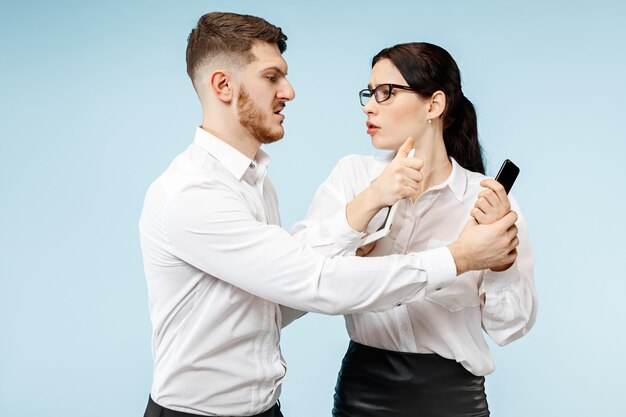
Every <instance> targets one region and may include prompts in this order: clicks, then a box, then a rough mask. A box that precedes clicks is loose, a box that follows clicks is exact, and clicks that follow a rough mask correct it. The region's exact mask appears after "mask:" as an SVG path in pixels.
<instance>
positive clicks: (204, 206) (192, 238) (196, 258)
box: [164, 182, 510, 314]
mask: <svg viewBox="0 0 626 417" xmlns="http://www.w3.org/2000/svg"><path fill="white" fill-rule="evenodd" d="M217 202H219V204H218V203H217ZM505 223H506V221H505V219H502V220H501V221H500V222H496V223H495V224H494V225H490V226H481V225H475V226H473V227H472V228H471V230H470V231H469V232H466V233H465V236H462V239H461V240H460V246H459V247H460V248H464V249H467V250H462V251H460V252H459V253H457V254H455V255H454V256H455V258H456V259H455V258H453V256H452V254H451V251H450V250H448V249H447V248H445V247H444V248H437V249H432V250H428V251H424V252H420V253H416V254H408V255H391V256H387V257H379V258H358V257H338V258H333V259H331V258H324V257H323V256H322V255H320V254H318V253H316V252H315V251H314V250H313V249H312V248H310V247H309V246H306V245H304V244H302V243H299V242H298V241H297V240H296V239H294V238H293V237H292V236H290V235H289V234H288V233H287V232H286V231H284V230H283V229H282V228H280V227H278V226H273V225H267V224H265V223H262V222H259V221H257V220H256V219H255V218H254V217H253V215H252V213H251V209H250V208H249V206H248V205H247V204H246V202H245V201H243V199H242V198H241V197H240V195H239V194H238V193H237V192H235V191H233V190H231V189H229V188H228V187H227V186H225V185H222V184H219V183H216V182H212V183H210V184H206V183H205V184H198V185H191V186H189V187H187V188H185V189H183V190H182V191H180V192H178V193H177V194H175V195H174V196H173V197H172V198H171V200H170V201H169V202H168V205H167V210H166V218H165V224H164V228H165V231H166V233H167V236H168V238H169V241H170V242H169V244H170V247H169V250H170V251H171V253H173V254H174V255H176V256H177V257H179V258H180V259H182V260H184V261H185V262H187V263H189V264H190V265H193V266H194V267H196V268H198V269H200V270H202V271H204V272H206V273H208V274H210V275H212V276H214V277H217V278H219V279H221V280H224V281H226V282H229V283H230V284H232V285H234V286H237V287H239V288H241V289H243V290H245V291H248V292H249V293H251V294H254V295H257V296H259V297H262V298H265V299H268V300H271V301H273V302H276V303H278V304H282V305H285V306H288V307H291V308H295V309H299V310H304V311H314V312H319V313H325V314H349V313H355V312H359V311H377V310H387V309H390V308H392V307H394V306H396V305H397V304H399V303H406V302H411V301H414V300H415V299H417V297H418V293H419V291H420V290H421V289H422V288H423V287H424V286H425V285H426V283H431V284H433V285H436V286H437V287H441V288H443V287H445V286H447V285H449V284H451V283H452V282H454V280H455V279H456V275H457V269H458V268H457V266H456V265H455V261H456V262H457V263H458V264H460V265H464V268H470V269H472V268H474V267H476V266H477V265H478V266H481V267H482V266H483V265H484V264H485V263H489V262H494V261H495V262H502V255H501V254H502V252H503V251H504V250H506V249H507V248H508V247H509V244H510V242H507V243H505V244H503V242H504V239H502V238H499V236H500V235H501V234H502V229H503V227H504V226H505ZM477 239H484V240H485V241H484V242H480V241H477ZM503 246H505V247H503Z"/></svg>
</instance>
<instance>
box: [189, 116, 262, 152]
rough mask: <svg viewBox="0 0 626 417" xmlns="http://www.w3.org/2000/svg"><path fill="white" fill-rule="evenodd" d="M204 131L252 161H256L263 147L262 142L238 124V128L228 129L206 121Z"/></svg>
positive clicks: (202, 127)
mask: <svg viewBox="0 0 626 417" xmlns="http://www.w3.org/2000/svg"><path fill="white" fill-rule="evenodd" d="M200 128H201V129H202V130H205V131H207V132H209V133H210V134H212V135H213V136H215V137H216V138H218V139H219V140H221V141H222V142H225V143H227V144H228V145H230V146H232V147H233V148H235V149H237V150H238V151H239V152H241V153H242V154H244V155H245V156H247V157H248V158H250V159H254V158H255V156H256V153H257V152H258V150H259V148H260V147H261V142H259V141H258V140H257V139H255V138H254V137H252V136H251V135H250V133H249V132H248V131H246V129H244V128H243V127H241V126H239V124H238V123H237V128H238V129H237V128H236V129H232V128H230V129H229V128H227V127H226V126H224V125H220V124H216V123H211V122H207V120H206V119H205V120H204V121H203V122H202V125H200Z"/></svg>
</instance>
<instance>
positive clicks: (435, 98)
mask: <svg viewBox="0 0 626 417" xmlns="http://www.w3.org/2000/svg"><path fill="white" fill-rule="evenodd" d="M445 109H446V95H445V93H444V92H443V91H435V92H434V93H433V95H432V96H431V97H430V106H429V107H428V118H429V119H436V118H438V117H440V116H441V115H442V114H443V111H444V110H445Z"/></svg>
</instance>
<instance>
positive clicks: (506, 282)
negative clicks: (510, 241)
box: [483, 261, 519, 292]
mask: <svg viewBox="0 0 626 417" xmlns="http://www.w3.org/2000/svg"><path fill="white" fill-rule="evenodd" d="M517 281H519V268H518V266H517V261H515V262H514V263H513V265H511V267H510V268H509V269H507V270H506V271H501V272H495V271H492V270H491V269H487V270H486V271H485V275H484V276H483V284H484V287H485V291H487V292H495V291H500V290H503V289H505V288H508V287H511V286H512V285H513V284H514V283H516V282H517Z"/></svg>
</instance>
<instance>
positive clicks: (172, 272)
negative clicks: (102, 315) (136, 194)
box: [140, 13, 517, 417]
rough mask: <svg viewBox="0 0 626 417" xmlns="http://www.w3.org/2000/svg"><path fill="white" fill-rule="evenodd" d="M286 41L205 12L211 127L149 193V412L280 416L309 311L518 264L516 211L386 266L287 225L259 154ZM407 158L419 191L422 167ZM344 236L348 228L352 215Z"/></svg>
mask: <svg viewBox="0 0 626 417" xmlns="http://www.w3.org/2000/svg"><path fill="white" fill-rule="evenodd" d="M286 39H287V37H286V36H285V35H284V34H283V33H282V31H281V30H280V28H277V27H275V26H273V25H271V24H269V23H268V22H266V21H265V20H263V19H260V18H258V17H254V16H244V15H236V14H231V13H209V14H206V15H204V16H203V17H202V18H200V20H199V22H198V26H197V27H196V28H195V29H194V30H193V31H192V32H191V34H190V36H189V40H188V46H187V71H188V73H189V76H190V77H191V80H192V82H193V85H194V88H195V90H196V92H197V93H198V96H199V98H200V102H201V103H202V108H203V121H202V125H201V126H200V127H199V128H198V129H197V130H196V136H195V140H194V143H193V144H192V145H191V146H190V147H189V148H188V149H187V150H186V151H185V152H183V153H182V154H181V155H179V156H178V157H177V158H176V159H175V160H174V161H173V162H172V164H171V165H170V166H169V168H168V169H167V170H166V171H165V172H164V173H163V174H162V175H161V176H160V177H159V178H158V179H157V180H156V181H155V182H154V183H153V184H152V185H151V186H150V188H149V190H148V192H147V195H146V199H145V203H144V208H143V212H142V214H141V220H140V237H141V248H142V253H143V257H144V267H145V273H146V279H147V283H148V292H149V298H150V317H151V320H152V324H153V334H152V349H153V356H154V380H153V384H152V389H151V398H150V399H149V403H148V407H147V410H146V416H194V415H203V416H265V417H272V416H281V415H282V414H281V413H280V410H279V407H278V405H277V399H278V396H279V394H280V385H281V382H282V379H283V377H284V376H285V370H286V367H285V363H284V361H283V359H282V356H281V353H280V346H279V340H280V328H281V326H283V327H284V326H285V325H286V324H287V323H289V322H290V321H291V320H293V319H294V318H297V317H298V316H299V315H301V313H300V312H299V311H298V310H303V311H315V312H320V313H325V314H347V313H354V312H359V311H373V310H386V309H389V308H392V307H394V306H396V305H400V304H401V303H406V302H411V301H415V300H417V299H418V297H419V293H420V292H421V291H422V290H423V289H424V288H425V287H426V286H429V287H430V288H432V289H439V288H442V287H444V286H446V285H449V284H450V283H452V282H453V281H454V280H455V279H456V276H457V274H460V273H463V272H465V271H467V270H471V269H485V268H489V267H491V266H494V265H501V264H504V263H506V262H511V261H512V260H513V259H514V257H515V251H514V248H515V246H516V245H517V238H516V234H517V229H516V228H515V226H514V222H515V219H516V215H515V213H513V212H511V213H509V215H507V216H506V217H505V218H503V219H502V220H501V221H498V222H496V223H495V224H493V225H490V226H482V225H477V224H476V223H469V224H468V226H467V227H466V228H465V229H464V231H463V232H462V233H461V236H459V239H458V241H456V242H455V243H453V244H451V245H450V246H449V247H443V248H438V249H433V250H429V251H424V252H420V253H413V254H408V255H393V256H388V257H380V258H359V257H345V258H337V259H325V258H324V257H322V256H321V255H319V254H317V253H316V252H315V251H314V250H313V249H311V248H309V247H307V246H304V245H302V244H299V243H298V242H297V241H296V240H295V239H293V238H292V237H291V236H290V235H289V234H288V233H287V232H286V231H284V230H283V229H281V228H280V227H279V216H278V208H277V201H276V195H275V192H274V189H273V188H272V185H271V183H270V181H269V179H268V178H267V176H266V173H267V167H268V164H269V157H268V155H267V154H265V153H264V152H263V151H262V150H260V149H259V148H260V146H261V144H263V143H270V142H273V141H276V140H278V139H280V138H282V137H283V134H284V131H283V127H282V121H283V120H284V115H282V114H281V112H282V110H283V109H284V107H285V103H287V102H288V101H290V100H292V99H293V98H294V91H293V88H292V87H291V85H290V84H289V82H288V81H287V78H286V74H287V63H286V62H285V60H284V59H283V57H282V55H281V54H282V52H283V51H284V50H285V48H286V43H285V41H286ZM398 158H400V159H401V163H399V164H398V165H399V166H401V168H402V169H399V176H398V178H400V179H401V181H402V184H403V185H402V186H400V187H399V188H398V189H399V190H400V192H401V193H404V194H406V196H408V195H411V192H414V190H415V188H416V187H417V182H418V181H419V180H420V177H419V168H420V167H421V166H420V164H419V163H418V162H417V160H415V159H414V158H407V157H406V153H402V152H399V156H398ZM404 194H403V195H404ZM333 228H336V229H337V230H345V229H346V228H349V226H348V224H347V221H346V218H345V216H339V217H338V218H337V219H335V224H334V225H333ZM353 233H358V232H356V231H353ZM281 305H282V306H288V307H281Z"/></svg>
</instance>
